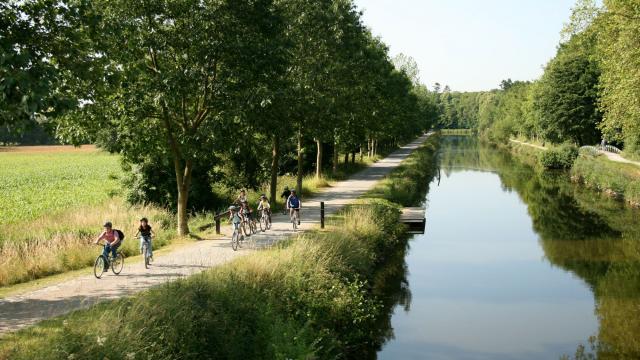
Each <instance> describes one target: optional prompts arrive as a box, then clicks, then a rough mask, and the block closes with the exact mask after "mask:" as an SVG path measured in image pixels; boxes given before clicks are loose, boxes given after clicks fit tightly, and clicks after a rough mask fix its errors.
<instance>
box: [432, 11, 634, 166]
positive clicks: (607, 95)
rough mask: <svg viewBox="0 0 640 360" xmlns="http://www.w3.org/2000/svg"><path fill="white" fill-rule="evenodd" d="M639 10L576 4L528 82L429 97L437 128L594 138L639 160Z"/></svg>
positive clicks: (501, 136) (497, 135) (500, 137)
mask: <svg viewBox="0 0 640 360" xmlns="http://www.w3.org/2000/svg"><path fill="white" fill-rule="evenodd" d="M638 39H640V7H638V2H637V1H634V0H605V1H604V4H603V6H602V7H599V6H597V5H596V2H595V1H594V0H580V1H578V3H577V4H576V6H575V7H574V8H573V12H572V15H571V18H570V19H569V21H568V22H567V23H566V25H565V27H564V29H563V31H562V41H561V43H560V44H559V45H558V48H557V53H556V55H555V57H554V58H553V59H551V60H550V61H549V63H547V64H546V66H545V68H544V73H543V75H542V76H541V77H540V78H539V79H537V80H535V81H512V80H511V79H508V80H504V81H502V83H501V84H500V88H499V89H495V90H491V91H484V92H469V93H464V92H451V91H450V90H449V89H448V88H445V90H444V91H439V85H437V86H436V89H435V90H436V91H435V92H436V94H434V96H435V98H436V101H437V106H438V109H439V111H440V113H441V114H442V115H441V116H440V118H439V120H438V127H441V128H473V129H476V130H477V131H478V133H479V134H480V135H481V136H484V137H486V138H488V139H489V140H491V141H494V142H505V141H507V139H508V138H510V137H513V136H518V137H523V138H527V139H531V140H534V141H538V142H542V143H545V142H547V143H551V144H560V143H564V142H570V143H574V144H577V145H595V144H597V143H599V142H600V141H601V140H603V139H604V140H606V141H607V142H608V143H610V144H615V145H617V146H619V147H621V148H624V150H625V153H626V154H627V155H628V156H631V157H638V156H640V102H639V101H638V99H639V98H640V46H639V45H640V44H639V43H638Z"/></svg>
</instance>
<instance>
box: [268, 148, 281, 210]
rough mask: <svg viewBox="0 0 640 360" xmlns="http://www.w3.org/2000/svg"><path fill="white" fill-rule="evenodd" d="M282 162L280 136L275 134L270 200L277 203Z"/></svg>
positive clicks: (272, 151) (272, 150) (272, 149)
mask: <svg viewBox="0 0 640 360" xmlns="http://www.w3.org/2000/svg"><path fill="white" fill-rule="evenodd" d="M279 162H280V138H279V137H278V135H273V140H272V145H271V184H270V187H269V201H271V203H272V204H273V203H275V201H276V194H277V191H278V163H279Z"/></svg>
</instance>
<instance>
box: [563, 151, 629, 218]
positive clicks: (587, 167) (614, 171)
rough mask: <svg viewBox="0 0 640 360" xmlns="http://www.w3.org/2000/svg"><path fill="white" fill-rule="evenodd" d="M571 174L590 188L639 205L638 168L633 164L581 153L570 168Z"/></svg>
mask: <svg viewBox="0 0 640 360" xmlns="http://www.w3.org/2000/svg"><path fill="white" fill-rule="evenodd" d="M571 176H572V178H573V179H574V180H576V181H578V182H580V183H582V184H584V185H586V186H588V187H590V188H593V189H596V190H598V191H603V192H605V193H607V194H609V195H611V196H613V197H616V198H619V199H623V200H624V201H626V202H628V203H629V204H631V205H633V206H636V207H637V206H640V168H639V167H637V166H635V165H632V164H622V163H614V162H612V161H609V160H607V159H606V158H605V157H603V156H591V155H588V154H581V155H580V156H579V157H578V158H577V159H576V161H575V163H574V164H573V167H572V168H571Z"/></svg>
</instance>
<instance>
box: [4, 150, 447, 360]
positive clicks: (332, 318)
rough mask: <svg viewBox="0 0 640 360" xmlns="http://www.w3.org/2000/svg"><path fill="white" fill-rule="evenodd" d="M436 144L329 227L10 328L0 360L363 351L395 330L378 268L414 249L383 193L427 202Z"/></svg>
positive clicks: (308, 354)
mask: <svg viewBox="0 0 640 360" xmlns="http://www.w3.org/2000/svg"><path fill="white" fill-rule="evenodd" d="M436 142H437V139H435V138H434V139H431V140H430V141H429V143H428V144H427V145H426V146H425V147H424V148H422V149H421V150H418V151H417V152H416V153H414V155H412V156H411V157H410V159H409V160H408V161H407V162H406V163H405V164H403V166H402V167H401V168H399V169H398V170H397V171H395V172H394V173H393V174H392V175H391V177H390V178H389V179H388V180H385V181H384V182H382V183H381V184H380V185H379V186H378V187H377V188H376V190H375V191H373V192H372V193H371V194H370V195H369V197H370V198H368V199H363V200H362V201H361V202H360V203H359V204H357V205H353V206H351V207H349V208H348V209H346V210H344V211H343V212H341V213H340V214H339V215H337V216H335V217H332V218H331V220H330V221H329V222H328V227H327V230H325V231H317V232H310V233H305V234H301V235H299V236H298V237H297V238H295V239H292V240H289V241H285V242H283V243H281V244H280V246H278V247H277V248H272V249H270V250H265V251H261V252H258V253H255V254H252V255H251V256H246V257H243V258H240V259H237V260H234V261H233V262H230V263H227V264H225V265H222V266H219V267H216V268H213V269H210V270H208V271H206V272H204V273H201V274H199V275H195V276H192V277H190V278H188V279H185V280H181V281H176V282H172V283H169V284H166V285H163V286H160V287H157V288H154V289H152V290H149V291H146V292H143V293H140V294H138V295H136V296H133V297H130V298H126V299H121V300H118V301H109V302H105V303H103V304H100V305H97V306H94V307H92V308H90V309H87V310H80V311H76V312H74V313H71V314H69V315H66V316H63V317H59V318H56V319H52V320H48V321H44V322H42V323H40V324H39V325H37V326H34V327H31V328H27V329H24V330H21V331H19V332H17V333H14V334H10V335H7V336H6V337H4V338H2V340H0V358H2V359H5V358H6V359H9V358H10V359H32V358H38V359H69V358H72V359H84V358H109V359H143V358H145V359H146V358H153V359H155V358H162V359H202V358H225V359H227V358H228V359H249V358H263V359H294V358H306V359H308V358H323V359H324V358H361V357H362V356H363V354H364V353H365V352H366V349H371V348H372V347H375V346H376V345H377V344H379V342H380V341H381V340H380V339H383V338H384V337H385V336H386V335H388V328H384V327H380V323H381V322H385V321H386V322H388V318H389V308H388V307H389V306H388V305H389V304H387V303H386V302H385V301H383V300H382V299H381V298H378V297H377V296H376V295H374V294H375V293H376V287H374V286H372V284H374V283H375V279H374V278H380V277H382V275H381V273H380V272H379V271H377V270H376V269H377V268H379V267H380V266H381V265H382V264H384V263H385V262H386V261H387V260H389V259H388V258H389V257H391V256H392V255H391V254H392V253H394V251H393V250H394V249H396V248H397V247H399V246H400V247H403V246H405V244H406V237H405V236H404V227H403V226H402V225H400V224H399V222H398V217H399V207H400V206H399V205H398V204H395V203H391V202H390V201H388V200H385V199H381V198H380V197H382V198H389V199H395V200H397V201H400V202H401V203H402V204H415V203H418V202H420V201H421V199H423V198H424V194H425V191H426V189H428V184H429V182H430V178H431V177H432V176H433V174H434V173H435V170H434V169H435V167H434V166H433V165H434V164H433V161H434V158H435V156H434V154H435V148H436ZM425 161H428V162H429V163H428V164H426V165H425V164H424V162H425ZM417 182H420V183H425V185H420V186H411V184H414V185H415V184H416V183H417ZM393 189H396V190H399V193H400V194H401V195H396V194H395V192H394V191H392V190H393ZM384 285H385V284H379V286H384Z"/></svg>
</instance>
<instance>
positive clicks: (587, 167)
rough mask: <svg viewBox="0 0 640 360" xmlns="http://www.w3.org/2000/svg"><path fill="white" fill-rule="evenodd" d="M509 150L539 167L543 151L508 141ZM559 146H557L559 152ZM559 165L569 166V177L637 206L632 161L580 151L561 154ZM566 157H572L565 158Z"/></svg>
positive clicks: (638, 175)
mask: <svg viewBox="0 0 640 360" xmlns="http://www.w3.org/2000/svg"><path fill="white" fill-rule="evenodd" d="M510 149H511V153H512V154H514V155H516V157H518V158H519V159H520V160H522V161H524V162H526V163H528V164H530V165H534V166H537V167H539V168H543V167H545V166H544V163H543V161H542V159H543V155H546V153H547V152H549V151H551V152H553V151H555V150H554V149H555V148H552V150H549V151H546V152H545V151H542V150H540V149H536V148H533V147H530V146H526V145H521V144H511V146H510ZM562 150H563V149H561V148H560V147H558V148H557V152H559V153H561V152H562ZM564 158H565V160H563V161H560V162H561V163H563V164H564V166H562V167H563V168H567V169H569V173H570V176H571V179H572V180H573V181H575V182H578V183H580V184H582V185H584V186H586V187H588V188H591V189H594V190H597V191H601V192H603V193H605V194H607V195H609V196H611V197H614V198H616V199H618V200H624V201H625V202H627V203H628V204H630V205H632V206H634V207H640V168H639V167H637V166H635V165H632V164H624V163H619V162H614V161H610V160H608V159H607V158H606V157H605V156H604V155H598V154H591V153H589V152H582V151H581V152H580V154H579V155H578V156H577V157H575V159H574V158H573V156H565V157H564ZM569 159H573V160H572V161H569Z"/></svg>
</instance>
